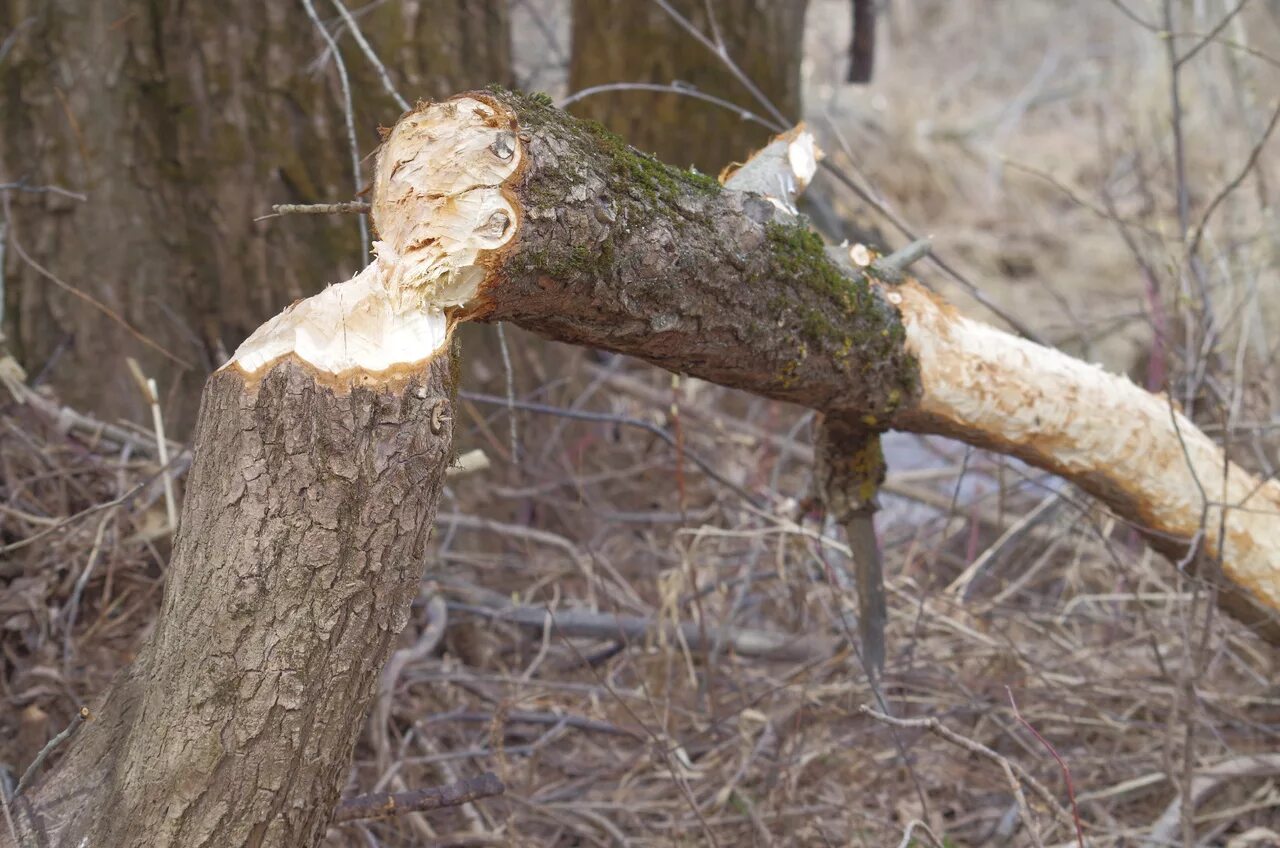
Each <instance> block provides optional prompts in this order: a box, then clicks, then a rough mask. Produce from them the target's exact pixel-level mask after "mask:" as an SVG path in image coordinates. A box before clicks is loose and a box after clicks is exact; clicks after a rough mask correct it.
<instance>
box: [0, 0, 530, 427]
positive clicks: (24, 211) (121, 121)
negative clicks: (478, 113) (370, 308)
mask: <svg viewBox="0 0 1280 848" xmlns="http://www.w3.org/2000/svg"><path fill="white" fill-rule="evenodd" d="M358 5H359V4H354V3H348V6H350V7H351V8H352V9H353V13H354V14H357V15H358V20H359V22H360V26H361V28H362V30H363V32H364V33H365V34H366V35H367V36H368V38H369V40H370V41H371V42H372V44H373V45H374V46H375V48H376V49H377V50H378V52H379V54H380V57H381V58H382V60H383V61H384V62H385V63H386V65H387V67H388V69H389V71H390V74H391V78H392V80H393V81H394V83H395V84H396V85H397V86H398V87H399V89H400V91H401V93H402V94H403V95H404V96H405V97H406V98H408V99H409V100H410V101H411V102H412V101H413V100H415V99H416V98H419V97H423V98H428V97H432V96H439V95H442V94H445V93H447V92H449V91H453V90H456V89H458V88H463V87H468V86H475V85H484V84H487V83H491V82H495V81H498V82H502V81H506V80H507V79H508V78H509V76H510V68H511V57H510V47H509V32H508V18H507V3H506V0H477V2H474V3H470V2H469V3H457V2H451V0H405V2H396V3H383V4H373V5H372V6H371V7H367V11H363V12H362V11H361V10H360V9H359V8H357V7H358ZM315 6H316V9H317V11H318V13H319V14H320V15H321V17H322V18H323V19H324V20H325V21H326V22H327V23H332V22H333V21H336V20H337V15H336V11H335V9H334V7H333V5H332V4H331V2H330V0H315ZM10 35H12V37H13V47H12V50H11V51H10V53H9V55H8V56H7V57H5V58H4V60H3V63H4V64H3V66H0V80H2V83H0V182H5V181H16V180H25V181H26V182H28V183H29V184H31V185H33V186H38V185H47V184H53V185H57V186H60V187H62V188H65V189H69V190H72V191H75V192H81V193H83V194H84V195H86V197H87V200H86V201H84V202H79V201H76V200H73V199H71V198H68V197H65V196H63V195H59V194H54V193H41V194H31V193H21V192H12V191H11V192H7V193H6V194H7V197H8V198H9V201H10V208H11V212H12V216H11V221H10V224H11V227H10V236H11V239H13V240H16V242H17V243H18V244H19V245H20V246H21V247H22V248H23V250H25V252H26V253H27V254H28V255H29V256H30V257H31V258H32V259H34V260H35V261H36V262H38V263H40V264H41V265H43V266H44V267H45V268H47V269H48V270H49V271H50V272H51V273H52V274H54V275H56V276H57V277H58V278H59V279H61V280H62V281H64V282H65V283H66V284H68V285H69V286H74V287H75V288H76V289H79V290H80V291H81V292H83V293H85V294H86V295H89V296H91V297H93V298H95V299H96V300H98V301H99V302H100V303H101V304H103V305H104V306H105V307H107V308H108V309H110V310H111V311H113V312H114V313H116V314H117V315H118V317H119V319H120V320H115V319H113V318H111V317H109V316H107V315H106V314H104V312H103V311H102V310H100V309H97V308H95V307H93V306H91V305H90V304H89V303H87V302H86V301H85V300H84V299H82V298H79V297H77V296H75V295H74V294H72V293H70V292H68V291H66V290H65V289H63V288H61V287H59V286H58V285H57V284H56V283H54V282H53V281H51V280H49V279H47V278H46V277H44V276H42V275H41V274H39V273H38V272H37V271H36V270H35V269H33V268H32V267H31V266H30V265H28V264H27V263H26V262H25V261H23V260H22V257H21V256H20V255H19V252H18V251H17V250H15V249H13V247H12V245H11V248H10V249H9V250H8V252H7V255H6V268H5V281H6V286H5V295H4V296H5V300H6V303H5V307H6V308H5V315H6V316H7V326H5V327H4V328H3V330H4V332H5V333H6V335H7V336H8V344H9V347H10V350H11V351H12V352H14V353H16V354H17V356H18V357H19V359H20V360H21V361H22V363H23V364H24V365H25V366H26V367H27V369H28V371H30V372H31V373H32V374H37V375H38V374H41V373H42V372H43V373H44V374H45V376H46V377H47V378H48V379H49V380H50V381H51V382H52V383H53V385H54V386H55V387H56V388H57V389H58V390H59V392H60V393H61V395H62V397H63V399H64V400H65V401H67V402H68V403H69V404H71V405H72V406H75V407H78V408H82V409H86V410H90V411H94V412H96V413H98V414H99V415H100V416H102V417H104V418H106V419H107V420H113V419H114V418H116V417H117V416H127V417H132V418H134V419H135V420H139V421H145V420H147V419H146V418H145V417H141V416H142V414H143V413H144V411H145V408H144V406H143V401H142V398H141V397H140V394H139V392H138V391H137V389H136V387H135V385H134V384H133V382H132V380H131V379H130V377H129V375H128V370H127V369H126V368H124V367H123V365H124V363H123V357H124V356H125V355H132V356H135V357H136V358H138V359H139V360H140V361H141V363H142V365H143V369H144V370H145V371H146V372H147V373H148V374H149V375H151V376H154V377H157V378H158V381H159V384H160V387H161V392H162V394H163V395H164V397H163V398H162V402H163V403H164V405H165V409H166V412H167V413H168V415H169V424H170V430H171V432H173V433H176V434H177V435H179V436H182V435H185V434H186V433H187V432H189V429H190V426H191V424H192V422H193V421H194V416H195V413H196V409H197V400H198V397H199V387H200V385H201V383H202V382H203V380H204V378H205V376H206V374H207V373H208V372H209V371H210V370H211V369H212V368H214V367H216V366H217V365H219V364H221V362H222V361H224V360H225V358H226V352H227V351H230V350H234V349H235V346H236V345H237V344H239V342H240V341H241V340H242V339H243V338H244V337H245V336H246V335H247V334H248V333H249V331H251V330H252V329H253V328H255V327H257V326H258V325H259V324H260V323H262V321H264V320H265V319H267V318H268V317H270V316H271V315H273V314H275V313H276V312H278V311H279V310H280V309H281V308H282V307H283V306H284V305H285V304H287V303H289V302H290V301H292V300H295V299H297V298H300V297H304V296H306V295H308V294H311V293H312V292H314V291H316V290H317V289H318V288H320V287H321V286H323V285H324V284H325V283H327V282H335V281H338V280H342V279H346V278H347V277H349V276H351V274H352V273H354V272H355V271H356V270H358V269H359V268H360V267H362V266H363V265H364V259H363V257H361V255H360V240H359V237H358V230H357V225H356V222H355V221H354V220H353V219H352V218H350V217H342V218H335V217H320V216H293V217H290V218H284V219H281V218H276V219H271V220H267V221H262V222H257V223H255V222H254V220H253V219H254V218H255V217H258V216H260V215H263V214H265V213H267V212H269V211H270V207H271V205H272V204H274V203H315V202H330V201H334V200H344V199H350V198H351V197H352V195H353V193H354V188H353V186H354V181H353V175H352V173H351V154H350V151H349V149H348V145H347V142H346V137H347V133H346V128H345V119H344V118H343V113H342V97H341V93H340V90H339V86H338V83H337V77H336V74H335V73H334V71H333V65H332V62H331V61H329V62H326V63H325V64H323V65H322V66H321V67H319V68H318V69H317V68H316V67H315V65H316V63H317V60H318V59H321V58H322V57H323V56H324V42H323V41H322V40H321V38H320V37H319V34H318V32H317V31H316V29H315V27H314V25H313V24H312V23H311V22H310V20H309V19H308V17H307V15H306V13H305V10H304V8H303V6H302V4H301V3H300V2H298V0H287V2H270V3H262V2H257V0H225V2H215V3H182V2H178V0H156V2H148V3H137V2H127V1H126V0H92V2H89V0H5V2H2V3H0V39H3V38H4V37H6V36H10ZM339 41H340V44H341V45H342V52H343V55H344V57H345V60H346V65H347V68H348V70H349V72H350V74H351V83H352V92H353V98H354V100H355V104H356V132H357V135H358V141H359V144H360V148H361V151H362V153H368V152H369V151H371V150H372V149H373V148H374V146H375V145H376V144H377V142H378V135H377V127H378V125H379V124H390V123H392V122H393V120H394V118H395V117H396V116H397V115H398V114H399V111H400V110H399V108H398V107H397V106H396V105H395V103H394V101H393V99H392V98H391V97H389V96H388V95H387V94H386V93H385V91H384V89H383V86H382V84H381V82H380V81H379V78H378V75H377V73H376V71H375V69H374V68H373V67H372V66H371V65H370V63H369V62H368V61H367V60H366V59H365V57H364V56H363V54H362V53H361V52H360V51H359V50H358V49H357V47H356V45H355V44H354V42H353V40H352V38H351V37H350V35H348V34H339ZM366 173H367V172H366ZM366 181H367V180H366ZM121 321H123V322H127V324H128V325H130V327H132V328H133V330H134V331H136V333H137V334H140V335H144V336H146V337H147V338H149V339H151V340H152V341H153V342H154V343H155V347H153V346H149V345H147V344H145V343H143V342H140V341H139V339H138V337H137V335H135V332H132V331H130V330H127V329H125V328H124V327H123V326H122V325H121ZM157 348H163V349H164V350H165V351H168V352H169V353H170V354H172V357H169V356H166V355H164V354H163V353H161V352H159V350H157ZM177 360H180V361H181V362H180V363H179V362H178V361H177Z"/></svg>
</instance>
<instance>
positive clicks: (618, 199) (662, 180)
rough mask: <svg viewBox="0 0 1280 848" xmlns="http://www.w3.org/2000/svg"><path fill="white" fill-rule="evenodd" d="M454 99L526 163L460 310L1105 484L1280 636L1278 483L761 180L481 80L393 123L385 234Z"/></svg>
mask: <svg viewBox="0 0 1280 848" xmlns="http://www.w3.org/2000/svg"><path fill="white" fill-rule="evenodd" d="M467 110H474V111H477V112H479V113H482V114H483V115H484V116H485V117H484V121H485V122H487V125H489V126H490V127H491V138H492V141H491V142H490V147H491V148H492V149H495V150H497V149H501V150H504V151H505V149H506V146H507V145H508V144H514V145H515V147H516V150H515V151H514V152H513V153H512V155H511V158H512V160H513V161H515V162H517V163H518V164H517V166H516V167H513V168H512V169H511V171H510V173H509V174H508V175H507V176H506V177H505V178H504V179H503V180H502V182H501V185H500V186H498V187H497V191H498V193H499V194H501V196H502V197H504V198H505V199H506V200H507V201H508V202H509V204H510V208H511V214H512V221H513V225H514V233H512V234H511V237H510V238H508V240H507V241H506V242H505V243H504V244H503V245H501V246H500V247H499V248H497V249H495V250H494V251H492V252H491V253H489V254H487V255H486V259H485V262H484V268H485V272H486V275H485V277H484V279H483V281H482V282H481V283H480V284H479V285H478V290H477V293H476V297H475V299H474V301H473V302H472V305H471V306H470V307H469V308H468V309H467V317H470V318H478V319H482V320H507V321H513V322H515V323H517V324H520V325H522V326H524V327H526V328H528V329H531V330H534V331H536V332H539V333H542V334H543V335H546V336H549V337H551V338H555V339H558V340H561V341H567V342H573V343H577V344H585V345H590V346H593V347H599V348H604V349H607V350H612V351H617V352H620V353H626V354H629V355H632V356H637V357H640V358H642V359H646V360H648V361H650V362H653V363H655V364H657V365H660V366H662V367H664V368H668V369H670V370H673V371H678V372H682V373H688V374H692V375H695V376H698V377H701V378H703V379H707V380H711V381H713V382H716V383H720V384H722V385H726V386H730V387H734V388H739V389H743V390H746V391H750V392H753V393H755V394H758V395H762V396H765V397H770V398H775V399H777V400H784V401H789V402H793V403H798V404H802V405H804V406H807V407H810V408H812V409H815V410H818V411H820V412H822V413H824V414H825V415H827V416H828V417H829V418H836V419H840V418H843V419H846V420H848V421H850V422H851V423H852V424H853V425H856V426H858V427H861V428H864V429H871V430H875V429H889V428H894V429H902V430H910V431H914V432H921V433H937V434H943V435H948V436H953V437H956V438H959V439H962V440H964V441H966V442H968V443H970V444H974V445H978V446H981V447H986V448H990V449H993V450H997V451H1000V452H1003V453H1006V454H1010V455H1013V456H1017V457H1019V458H1021V459H1023V460H1025V461H1027V462H1029V463H1031V464H1033V465H1036V466H1038V467H1041V468H1044V469H1046V470H1049V471H1052V472H1054V473H1056V474H1060V475H1062V476H1063V477H1065V478H1067V479H1068V480H1071V481H1072V482H1074V483H1076V484H1077V485H1079V486H1080V487H1081V488H1083V489H1084V490H1086V491H1088V492H1089V493H1091V494H1093V495H1094V496H1096V497H1098V498H1099V499H1100V500H1102V501H1103V502H1104V503H1106V504H1107V505H1108V506H1109V507H1110V508H1111V509H1112V510H1114V511H1115V512H1116V513H1117V514H1118V515H1120V516H1121V517H1123V518H1124V519H1126V520H1128V521H1131V522H1133V523H1134V524H1135V525H1136V526H1138V527H1139V528H1141V529H1142V530H1143V532H1144V533H1145V534H1146V535H1147V537H1148V538H1149V539H1150V541H1151V543H1152V545H1153V546H1154V547H1156V548H1157V549H1159V550H1160V551H1162V552H1164V553H1166V554H1167V555H1169V556H1170V557H1172V558H1174V559H1176V560H1179V561H1185V562H1187V563H1189V564H1191V565H1193V566H1194V567H1196V568H1197V569H1199V570H1200V571H1201V572H1202V573H1203V574H1205V575H1206V576H1208V577H1210V578H1213V579H1215V580H1216V581H1217V583H1218V585H1219V586H1220V588H1221V593H1220V597H1221V600H1222V602H1223V604H1224V605H1225V606H1226V607H1227V608H1228V609H1229V610H1231V611H1232V612H1233V613H1235V614H1236V615H1237V616H1238V617H1239V618H1241V619H1242V620H1243V621H1244V622H1245V623H1246V624H1248V625H1249V626H1251V627H1253V628H1255V629H1256V630H1258V631H1259V632H1260V633H1262V634H1263V635H1265V636H1267V637H1268V638H1270V639H1273V640H1276V639H1280V482H1277V481H1274V480H1259V479H1258V478H1256V477H1255V476H1253V475H1251V474H1250V473H1249V472H1247V471H1246V470H1244V469H1243V468H1240V467H1239V466H1237V465H1235V464H1233V463H1231V462H1229V461H1227V460H1226V458H1225V456H1224V454H1223V452H1222V450H1221V448H1219V447H1218V446H1217V445H1216V444H1215V443H1214V442H1213V441H1212V440H1211V439H1210V438H1208V437H1207V436H1206V435H1205V434H1204V433H1202V432H1201V431H1200V430H1198V429H1197V428H1196V426H1195V425H1194V424H1193V423H1192V422H1191V421H1190V420H1189V419H1187V418H1186V417H1185V416H1183V415H1182V414H1181V413H1180V412H1178V411H1177V410H1176V408H1175V407H1174V405H1173V404H1172V402H1171V401H1170V400H1169V399H1167V398H1165V397H1164V396H1160V395H1153V394H1151V393H1149V392H1146V391H1144V390H1143V389H1141V388H1139V387H1137V386H1135V385H1134V384H1133V383H1132V382H1131V381H1130V380H1128V379H1127V378H1126V377H1123V376H1117V375H1113V374H1109V373H1107V372H1106V371H1104V370H1103V369H1101V368H1099V367H1097V366H1094V365H1090V364H1088V363H1084V362H1081V361H1079V360H1076V359H1074V358H1072V357H1070V356H1067V355H1066V354H1064V353H1062V352H1060V351H1057V350H1053V349H1050V348H1046V347H1043V346H1040V345H1037V344H1034V343H1031V342H1028V341H1026V340H1024V339H1020V338H1018V337H1015V336H1012V335H1010V334H1008V333H1005V332H1003V331H1000V330H998V329H996V328H994V327H991V326H988V325H986V324H983V323H981V322H979V321H974V320H972V319H969V318H965V317H964V316H962V315H960V314H959V313H958V312H956V311H955V310H954V309H953V308H951V307H950V306H948V305H947V304H946V303H944V302H943V301H942V300H941V299H940V298H938V297H937V296H936V295H934V294H932V293H931V292H929V291H928V290H927V289H925V288H924V287H923V286H921V285H920V284H919V283H917V282H916V281H914V280H910V279H907V280H902V281H890V280H887V279H879V278H878V277H877V272H876V270H875V268H874V266H872V267H871V268H860V267H856V266H853V265H852V264H851V263H848V262H841V261H840V260H839V256H838V252H837V251H834V250H832V249H829V248H827V247H825V246H824V244H823V242H822V240H821V239H820V238H819V237H818V236H817V234H815V233H814V232H812V231H811V230H809V229H808V228H807V227H805V226H804V225H803V223H802V222H800V221H787V220H779V219H778V217H777V215H776V212H777V207H776V203H775V202H772V201H771V200H770V199H768V198H766V197H763V196H761V195H760V194H756V193H752V192H747V191H734V190H730V189H728V188H726V187H724V186H721V185H720V184H719V183H718V182H717V181H716V180H713V179H711V178H709V177H706V176H704V175H702V174H699V173H697V172H693V171H681V170H679V169H675V168H671V167H668V166H665V165H663V164H661V163H659V162H658V161H656V160H654V159H653V158H652V157H649V156H646V155H644V154H642V153H638V152H636V151H635V150H633V149H631V148H628V147H627V146H626V145H624V144H622V143H621V141H620V140H619V139H618V138H617V137H616V136H613V135H612V134H611V133H609V132H607V131H606V130H604V129H603V128H601V127H599V126H598V125H595V124H592V123H590V122H584V121H581V120H577V119H575V118H573V117H571V116H569V115H566V114H564V113H562V112H560V111H558V110H556V109H554V108H552V107H551V105H550V104H549V103H548V102H547V101H546V100H545V99H544V98H541V97H536V96H535V97H526V96H523V95H520V94H516V93H513V92H508V91H504V90H491V91H489V92H484V93H470V94H467V95H461V96H459V97H458V98H455V99H454V100H451V101H447V102H446V103H442V104H431V105H421V106H420V107H419V108H418V109H417V110H416V111H415V112H413V113H412V114H410V115H408V116H406V117H405V118H404V119H402V121H401V123H400V124H398V125H397V126H396V127H395V128H394V129H393V130H392V132H391V133H390V135H389V137H388V139H387V142H386V144H385V145H384V148H383V150H382V152H381V154H380V169H379V185H378V189H379V191H380V192H381V193H382V197H383V198H388V197H395V198H396V200H395V205H394V209H392V207H390V206H389V205H387V204H386V202H385V200H375V204H374V213H375V216H377V224H378V228H379V230H380V231H383V232H384V233H386V232H388V231H389V230H392V229H394V230H395V231H396V232H400V233H403V232H406V231H407V230H408V229H410V228H411V227H413V226H424V225H425V224H426V222H430V221H432V220H434V218H435V216H436V215H437V214H438V209H439V206H438V203H437V202H436V201H435V200H434V199H433V197H434V196H435V194H436V193H437V192H439V191H441V190H445V191H447V190H450V188H451V187H453V186H456V185H457V182H456V181H457V177H456V174H455V173H454V169H452V168H451V167H443V168H439V169H437V168H435V167H433V165H432V162H433V161H434V157H435V155H436V151H440V150H453V149H457V150H467V149H474V148H475V147H476V146H478V145H480V144H482V143H483V140H482V139H472V138H470V137H469V136H466V135H465V134H463V133H460V132H458V131H456V130H454V129H452V127H453V126H455V125H456V121H455V119H454V118H453V117H451V116H453V115H455V114H456V113H457V112H459V111H461V112H466V111H467ZM423 139H429V142H424V141H423ZM389 162H394V163H395V165H394V167H391V168H389V167H387V165H388V163H389ZM405 169H409V170H408V171H405ZM401 172H405V173H409V172H411V173H414V174H416V176H415V177H414V182H413V183H412V185H411V184H410V182H409V181H407V180H401V179H400V178H399V177H398V176H397V174H398V173H401ZM437 185H438V187H436V186H437ZM486 185H488V184H486ZM486 190H488V191H493V190H495V189H494V188H493V187H492V186H491V187H490V188H489V189H486ZM476 223H479V220H478V219H477V220H476V221H473V225H474V224H476ZM468 285H470V283H469V282H468ZM1188 552H1191V555H1189V554H1188Z"/></svg>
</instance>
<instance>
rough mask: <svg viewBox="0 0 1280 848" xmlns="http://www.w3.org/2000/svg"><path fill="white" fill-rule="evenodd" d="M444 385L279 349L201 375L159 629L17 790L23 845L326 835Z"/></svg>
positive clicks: (427, 376)
mask: <svg viewBox="0 0 1280 848" xmlns="http://www.w3.org/2000/svg"><path fill="white" fill-rule="evenodd" d="M259 380H260V382H259ZM453 381H454V376H453V374H452V364H451V357H450V356H448V355H447V351H443V352H442V353H441V355H439V356H436V357H434V358H433V359H432V360H431V361H430V362H429V363H428V364H426V365H419V366H416V367H415V369H414V370H413V372H412V373H408V374H407V375H405V376H401V377H399V378H397V379H394V380H385V379H383V380H379V381H377V382H374V383H373V384H372V385H370V384H369V382H368V381H364V382H363V383H362V385H360V386H359V387H356V388H350V387H346V386H342V385H339V384H338V383H337V382H336V381H335V380H334V379H333V378H325V379H321V378H318V377H317V376H316V372H315V371H313V370H312V369H311V368H309V367H308V366H306V365H303V364H300V363H299V362H298V361H297V360H295V359H292V358H286V359H284V360H281V361H280V362H279V363H278V364H276V365H275V366H274V367H273V368H271V370H270V371H268V373H267V374H266V375H265V376H255V377H250V378H248V379H247V380H246V378H245V377H244V376H243V375H242V373H241V372H240V371H238V370H237V369H236V368H235V367H231V368H228V369H224V370H223V371H220V372H219V373H217V374H215V375H214V376H213V377H212V378H211V379H210V381H209V383H208V386H207V387H206V390H205V393H204V402H203V406H202V408H201V413H200V421H199V424H198V426H197V431H196V436H195V457H196V458H195V464H194V466H193V468H192V471H191V481H190V485H189V488H188V491H187V497H186V503H185V504H184V508H183V513H182V529H181V532H180V534H179V540H178V544H177V547H176V551H175V553H174V557H173V562H172V564H171V566H170V570H169V575H168V584H167V586H166V588H165V599H164V606H163V608H162V610H161V613H160V618H159V622H158V624H157V625H156V630H155V632H154V633H153V634H152V636H151V639H150V640H149V642H148V643H147V645H146V647H145V648H144V649H143V651H142V654H141V656H140V658H139V659H138V661H137V662H136V663H135V664H134V665H133V666H132V667H131V668H129V669H127V670H126V671H124V672H122V674H121V676H120V677H119V678H117V680H116V682H115V684H114V685H113V686H112V688H111V690H110V691H109V692H108V694H107V696H106V698H105V701H104V702H103V703H102V704H99V705H95V706H94V709H93V711H94V713H95V718H94V720H92V721H90V722H88V723H87V724H85V725H84V726H83V727H82V728H81V729H80V730H79V731H78V735H77V736H75V737H73V739H72V741H71V742H70V743H69V744H70V749H69V751H68V753H67V755H66V756H65V757H64V758H63V759H62V760H61V761H60V762H59V763H58V765H57V767H56V768H55V769H54V771H52V772H51V773H50V774H49V776H48V777H47V778H45V779H44V780H43V781H41V782H39V783H37V784H36V785H35V786H34V787H33V788H30V789H28V790H27V792H26V793H25V794H23V795H22V796H19V798H18V799H16V801H15V803H14V805H13V807H14V815H15V817H16V818H17V822H18V826H19V830H20V832H23V833H26V834H28V835H29V836H30V838H26V839H24V844H29V845H49V846H77V845H101V846H113V848H124V846H169V845H172V846H184V848H195V846H214V845H217V846H238V845H255V846H306V845H312V844H315V843H316V842H317V841H318V840H319V838H320V837H321V836H322V835H323V833H324V830H325V827H326V826H327V824H328V822H329V820H330V817H331V814H332V811H333V808H334V804H335V802H336V801H337V797H338V792H339V790H340V789H341V787H342V784H343V782H344V777H345V774H346V770H347V767H348V764H349V762H350V758H351V751H352V748H353V746H354V744H355V740H356V736H357V734H358V732H359V730H360V728H361V727H362V726H363V724H364V719H365V714H366V712H367V709H368V706H369V702H370V699H371V697H372V695H373V692H374V687H375V684H376V681H377V679H378V674H379V672H380V670H381V668H382V666H383V664H384V663H385V662H386V660H387V657H388V656H389V654H390V653H391V650H392V648H393V647H394V644H395V640H396V637H397V636H398V634H399V633H400V631H401V629H402V628H403V627H404V624H405V622H406V620H407V617H408V613H409V609H410V605H411V604H412V602H413V599H414V598H415V597H416V595H417V593H418V585H419V580H420V579H421V576H422V568H423V552H424V546H425V544H426V541H427V538H428V535H429V532H430V528H431V525H432V522H433V520H434V515H435V507H436V501H437V499H438V497H439V494H440V490H441V487H442V485H443V481H444V476H445V467H446V466H447V464H448V461H449V457H450V450H451V425H450V424H448V421H449V419H450V418H451V417H452V416H451V413H450V411H449V410H450V407H451V400H450V398H451V394H452V391H453ZM7 839H8V832H7V830H5V829H3V828H0V845H5V844H8V842H7ZM85 839H87V842H85V841H82V840H85Z"/></svg>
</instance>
